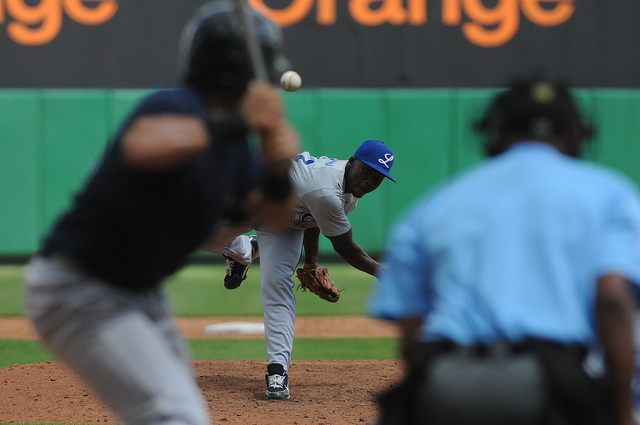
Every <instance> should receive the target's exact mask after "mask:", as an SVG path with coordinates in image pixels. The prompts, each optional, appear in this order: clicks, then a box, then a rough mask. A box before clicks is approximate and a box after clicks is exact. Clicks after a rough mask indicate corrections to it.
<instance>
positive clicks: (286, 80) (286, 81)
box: [280, 71, 302, 91]
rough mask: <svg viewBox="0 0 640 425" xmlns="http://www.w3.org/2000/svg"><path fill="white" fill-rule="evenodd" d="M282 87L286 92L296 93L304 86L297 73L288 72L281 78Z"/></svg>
mask: <svg viewBox="0 0 640 425" xmlns="http://www.w3.org/2000/svg"><path fill="white" fill-rule="evenodd" d="M280 85H281V86H282V88H283V89H284V90H286V91H296V90H298V89H299V88H300V86H302V77H301V76H300V74H298V73H297V72H295V71H287V72H285V73H284V74H282V77H280Z"/></svg>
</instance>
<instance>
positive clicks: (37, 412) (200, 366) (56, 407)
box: [0, 317, 402, 425]
mask: <svg viewBox="0 0 640 425" xmlns="http://www.w3.org/2000/svg"><path fill="white" fill-rule="evenodd" d="M230 320H233V321H238V320H243V321H260V319H258V318H247V319H239V318H237V317H234V318H215V319H213V318H197V319H180V326H181V328H182V330H183V332H184V333H185V335H186V336H187V337H189V338H263V336H262V335H208V334H205V333H204V326H206V325H208V324H212V323H220V322H225V321H230ZM395 335H396V330H395V328H393V327H391V326H389V325H388V324H386V323H381V322H379V321H375V320H372V319H368V318H363V317H326V318H317V317H316V318H309V317H299V318H297V322H296V337H309V336H313V337H320V338H329V337H338V338H358V337H369V338H371V337H393V336H395ZM0 338H20V339H33V338H35V333H34V332H33V330H32V329H31V327H30V325H29V324H28V323H26V322H25V321H24V320H23V319H20V318H9V319H7V320H0ZM194 363H195V373H196V376H197V379H198V384H199V385H200V388H201V389H202V391H203V394H204V396H205V398H206V400H207V404H208V407H209V411H210V414H211V422H212V423H213V424H218V423H235V424H255V425H263V424H264V425H266V424H272V423H279V424H283V425H288V424H297V425H303V424H309V425H311V424H313V425H320V424H326V425H346V424H359V423H361V424H373V423H375V418H376V416H377V408H376V404H375V397H376V395H377V394H379V393H380V392H382V391H384V390H386V389H388V388H390V387H391V386H392V385H394V384H395V383H396V382H397V381H398V380H399V379H400V378H401V376H402V364H401V363H400V362H399V361H396V360H349V361H343V360H300V361H293V362H292V364H291V367H290V370H289V379H290V386H291V400H288V401H271V400H265V397H264V387H265V384H264V372H265V366H266V365H265V362H264V361H228V360H198V361H195V362H194ZM0 384H1V385H2V388H1V389H0V394H2V396H0V422H7V423H15V422H29V423H35V422H48V423H65V424H72V423H92V424H103V423H106V424H115V423H118V419H117V417H115V415H113V413H111V412H110V411H109V410H108V409H107V408H106V407H104V406H103V405H102V403H101V402H100V401H99V400H97V399H96V398H95V396H94V395H93V393H92V391H91V390H90V389H89V388H88V387H87V386H86V385H85V384H84V383H82V382H81V381H79V380H78V379H77V378H76V377H75V376H74V375H73V374H72V373H70V372H69V371H68V370H67V369H66V367H65V366H63V365H61V364H60V363H56V362H51V363H36V364H29V365H14V366H12V367H9V368H3V369H0Z"/></svg>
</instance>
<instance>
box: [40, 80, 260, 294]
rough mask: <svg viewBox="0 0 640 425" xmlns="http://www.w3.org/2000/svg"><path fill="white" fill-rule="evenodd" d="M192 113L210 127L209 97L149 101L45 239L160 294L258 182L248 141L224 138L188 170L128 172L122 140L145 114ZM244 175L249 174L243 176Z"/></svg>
mask: <svg viewBox="0 0 640 425" xmlns="http://www.w3.org/2000/svg"><path fill="white" fill-rule="evenodd" d="M159 114H184V115H191V116H198V117H200V118H201V119H202V120H203V121H205V122H207V121H208V116H209V110H208V106H207V104H206V103H205V101H204V99H203V98H202V97H200V95H198V94H197V93H196V92H195V91H194V90H193V89H191V88H189V87H181V88H177V89H174V90H165V91H160V92H157V93H154V94H152V95H150V96H149V97H148V98H146V99H145V100H144V101H143V102H142V103H141V104H140V106H139V107H138V108H137V110H135V111H134V113H133V114H132V115H131V117H130V118H129V119H128V120H127V121H126V122H125V123H124V125H123V126H122V128H121V129H120V130H119V132H118V133H117V135H116V137H115V140H114V142H113V143H112V144H111V145H110V147H109V148H108V150H107V152H106V154H105V156H104V158H103V159H102V160H101V161H100V163H99V164H98V166H97V168H96V170H95V171H94V173H93V175H92V176H91V178H90V179H89V181H88V182H87V184H86V186H85V187H84V189H83V190H82V191H81V192H80V194H79V195H78V196H77V197H76V199H75V202H74V203H73V205H72V207H71V208H70V210H69V211H68V212H67V213H66V214H64V215H63V216H62V217H61V219H60V220H59V221H58V223H57V224H56V225H55V227H54V228H53V230H52V232H51V233H50V234H49V235H48V236H47V237H46V240H45V241H44V251H45V253H46V252H55V253H58V254H62V255H68V256H69V257H71V258H73V259H74V260H75V261H77V262H78V263H79V265H80V266H81V267H82V268H83V269H85V270H86V271H88V272H90V273H91V274H93V275H96V276H98V277H100V278H102V279H104V280H106V281H108V282H110V283H113V284H116V285H118V286H122V287H126V288H129V289H132V290H143V289H147V288H152V287H155V286H157V285H158V283H159V282H160V281H161V280H162V279H163V278H164V277H166V276H168V275H170V274H172V273H173V272H175V271H176V270H177V269H179V268H180V267H181V266H182V265H183V263H184V261H185V259H186V258H187V256H188V255H189V254H190V253H192V252H194V251H195V250H196V249H197V248H198V247H199V246H200V245H201V244H202V243H203V242H204V241H205V240H206V239H207V237H208V236H210V233H211V231H212V229H213V227H214V225H215V223H216V221H217V219H218V218H219V217H220V216H221V215H222V214H223V213H224V212H225V210H226V208H228V207H231V205H230V204H231V201H232V200H234V199H239V198H241V197H242V195H243V194H244V193H246V192H247V191H248V190H250V188H251V187H252V186H254V185H255V184H257V182H258V177H257V176H259V175H260V169H259V165H258V163H257V162H256V160H255V159H254V157H253V155H252V152H251V150H250V148H249V144H248V141H247V138H246V137H241V138H239V139H238V140H222V141H221V140H216V141H215V143H212V144H211V146H210V147H209V148H208V150H206V151H205V152H203V153H200V154H198V155H197V156H195V157H193V158H192V159H190V160H189V161H187V162H186V163H185V164H183V165H180V166H178V167H176V168H173V169H170V170H167V171H163V172H146V171H138V170H133V169H131V168H128V167H127V166H126V164H125V163H124V160H123V155H122V135H123V133H124V132H125V131H126V130H127V129H128V127H129V125H130V124H131V123H132V122H133V121H134V120H136V119H137V118H139V117H141V116H145V115H159ZM238 170H243V172H242V173H238Z"/></svg>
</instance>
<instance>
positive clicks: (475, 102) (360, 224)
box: [0, 89, 640, 257]
mask: <svg viewBox="0 0 640 425" xmlns="http://www.w3.org/2000/svg"><path fill="white" fill-rule="evenodd" d="M147 92H148V91H145V90H117V89H108V90H104V89H92V90H80V89H77V90H75V89H74V90H71V89H66V90H64V89H26V90H20V89H0V117H1V118H0V138H1V141H0V257H8V256H24V255H29V254H31V253H33V252H34V251H35V250H36V249H37V247H38V242H39V239H40V238H41V236H42V234H43V233H44V232H45V231H46V229H47V228H48V227H49V226H50V225H51V223H52V222H53V221H54V220H55V218H56V217H57V215H58V214H59V213H60V212H61V211H62V210H63V209H64V208H65V207H67V206H68V205H69V204H70V202H72V199H73V196H74V194H75V193H76V191H77V190H78V188H79V187H80V186H81V185H82V183H83V181H84V179H85V178H86V176H87V175H88V174H89V173H90V172H91V170H92V168H93V167H94V165H95V163H96V161H97V160H98V158H99V156H100V154H101V152H102V150H103V149H104V146H105V144H106V143H107V142H108V140H109V137H110V136H111V135H112V134H113V133H114V131H115V130H116V129H117V126H118V123H119V122H120V121H121V119H122V118H123V117H124V116H125V115H126V114H127V112H128V111H129V110H130V109H131V108H132V107H134V106H135V104H136V103H137V102H138V100H139V99H140V98H141V97H142V96H143V95H144V94H145V93H147ZM493 92H494V91H493V90H489V89H486V90H483V89H424V90H420V89H419V90H415V89H412V90H401V89H382V90H379V89H313V90H311V89H309V90H302V91H300V92H296V93H286V94H285V99H286V103H287V112H288V115H289V117H290V119H291V121H292V122H293V123H294V124H295V125H296V126H297V128H298V130H299V132H300V134H301V136H302V142H303V147H304V149H305V150H308V151H309V152H311V154H312V155H327V156H332V157H337V158H343V159H346V158H349V156H351V154H352V153H353V151H354V150H355V149H356V148H357V146H358V145H359V144H360V143H361V142H363V141H364V140H367V139H373V138H375V139H380V140H383V141H385V142H386V143H387V144H388V145H389V146H390V147H391V148H392V149H393V151H394V153H395V157H396V159H395V165H394V169H393V172H392V174H393V175H394V177H396V179H397V183H392V182H390V181H385V182H384V183H383V184H382V185H381V187H380V189H378V190H377V191H376V192H374V193H372V194H370V195H367V196H366V197H364V198H363V199H362V200H361V201H360V206H359V207H358V208H357V209H356V210H355V211H354V212H353V213H352V215H351V216H350V217H351V220H352V224H353V230H354V237H355V239H356V240H357V241H358V242H359V243H360V244H361V245H362V246H363V247H364V248H365V249H367V250H370V251H380V250H381V249H383V247H384V243H385V239H386V232H387V229H388V226H389V224H390V223H391V222H392V221H393V220H394V218H396V217H397V216H398V214H399V213H400V212H401V211H402V210H403V209H404V208H405V207H406V206H407V205H408V204H409V203H410V202H411V201H412V200H413V199H415V198H416V197H417V196H419V194H421V193H423V192H424V191H425V190H426V189H428V188H430V187H432V186H433V185H434V184H436V183H437V182H439V181H441V180H443V179H446V178H447V177H448V176H451V175H453V174H455V173H456V172H458V171H460V170H462V169H464V168H466V167H468V166H470V165H471V164H473V163H475V162H477V161H478V160H479V159H480V158H482V155H481V151H480V149H479V139H478V138H477V136H476V135H474V134H473V132H472V131H471V126H470V123H471V122H472V121H473V120H475V119H476V118H477V117H478V116H479V114H480V113H481V112H482V108H483V107H484V106H485V104H486V102H487V99H488V97H489V95H490V94H492V93H493ZM576 93H577V94H578V96H579V99H580V101H581V102H582V104H583V106H584V107H585V108H586V109H587V110H588V111H590V115H592V116H593V119H594V122H595V123H596V124H597V127H596V130H597V133H596V137H595V140H594V143H593V145H591V146H589V147H588V153H587V157H588V158H589V159H592V160H594V161H596V162H599V163H602V164H606V165H610V166H613V167H615V168H617V169H619V170H620V171H622V172H623V173H624V174H626V175H628V176H629V177H630V178H632V179H633V180H634V181H635V182H637V183H639V184H640V166H638V162H639V160H640V119H639V117H640V90H622V89H620V90H618V89H615V90H614V89H593V90H586V89H583V90H580V91H577V92H576ZM559 184H561V183H560V182H559ZM321 251H322V252H329V251H331V248H330V245H329V243H328V241H327V240H322V241H321Z"/></svg>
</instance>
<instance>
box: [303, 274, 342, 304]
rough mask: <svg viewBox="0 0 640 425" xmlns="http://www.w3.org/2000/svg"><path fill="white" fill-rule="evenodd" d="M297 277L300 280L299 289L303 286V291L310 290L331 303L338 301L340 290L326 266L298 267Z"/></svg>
mask: <svg viewBox="0 0 640 425" xmlns="http://www.w3.org/2000/svg"><path fill="white" fill-rule="evenodd" d="M296 277H297V278H298V280H299V281H300V285H298V288H297V289H300V288H302V292H306V291H307V290H309V291H311V292H313V293H314V294H316V295H317V296H319V297H320V298H322V299H323V300H325V301H329V302H330V303H335V302H338V300H339V299H340V291H339V290H338V287H337V286H336V284H335V283H333V280H332V279H331V277H330V276H329V270H327V268H326V267H317V268H315V269H312V270H305V269H298V270H296Z"/></svg>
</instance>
